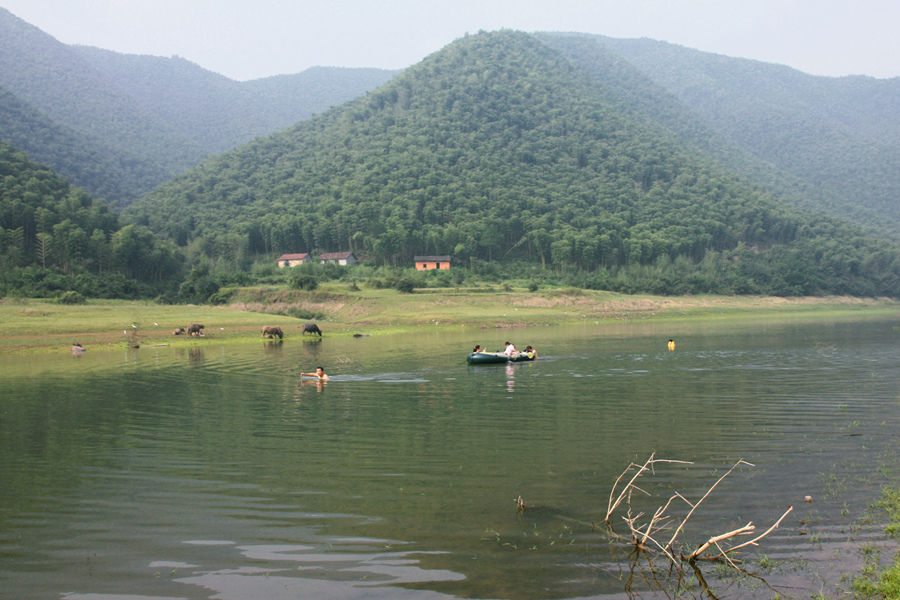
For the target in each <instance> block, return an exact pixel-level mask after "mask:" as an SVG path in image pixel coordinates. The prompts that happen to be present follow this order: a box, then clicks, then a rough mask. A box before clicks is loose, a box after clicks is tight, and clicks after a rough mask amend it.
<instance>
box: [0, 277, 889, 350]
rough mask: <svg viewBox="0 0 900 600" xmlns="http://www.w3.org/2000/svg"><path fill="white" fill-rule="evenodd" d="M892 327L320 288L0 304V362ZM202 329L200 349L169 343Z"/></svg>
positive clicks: (702, 305) (604, 303)
mask: <svg viewBox="0 0 900 600" xmlns="http://www.w3.org/2000/svg"><path fill="white" fill-rule="evenodd" d="M785 317H790V318H814V319H831V320H836V319H846V318H859V317H866V318H891V317H898V318H900V302H898V301H897V300H893V299H889V298H855V297H848V296H828V297H797V298H781V297H769V296H714V295H698V296H652V295H626V294H620V293H614V292H595V291H589V290H581V289H577V288H560V289H546V290H541V291H539V292H530V291H527V290H525V289H524V288H523V289H517V288H514V287H511V286H509V285H508V284H504V285H503V286H502V287H501V288H493V287H486V288H444V289H428V290H419V291H417V293H412V294H404V293H398V292H397V291H395V290H386V289H362V290H360V289H359V288H356V289H355V290H353V289H352V288H348V287H346V286H330V287H327V288H326V287H323V288H320V289H318V290H316V291H312V292H306V291H299V290H288V289H283V288H274V287H273V288H242V289H236V290H233V291H232V293H231V297H230V303H229V304H227V305H190V304H186V305H185V304H181V305H166V304H157V303H154V302H149V301H125V300H90V301H87V302H85V303H83V304H76V305H65V304H58V303H56V302H54V301H53V300H45V299H25V298H4V299H0V356H2V355H5V354H21V353H34V352H56V351H60V350H67V351H68V350H69V349H70V348H71V346H72V345H73V344H80V345H81V346H83V347H84V348H85V350H90V349H92V348H93V349H105V348H110V349H111V348H117V347H128V346H130V347H139V346H152V345H190V344H198V343H204V342H207V341H213V340H214V341H216V342H219V343H234V342H247V341H250V340H253V341H255V340H258V339H259V338H260V331H261V328H262V326H264V325H276V326H279V327H281V328H282V329H283V330H284V332H285V338H287V339H288V340H290V339H291V338H292V337H295V336H296V337H299V336H300V334H301V326H302V325H303V324H304V323H306V322H309V321H316V322H317V323H318V324H319V326H320V327H322V329H323V331H325V332H326V335H328V336H331V335H354V334H366V335H372V334H374V335H383V334H389V333H396V332H406V331H414V330H417V329H422V328H428V329H434V328H458V327H464V328H473V329H504V328H520V327H535V326H546V325H576V324H584V325H593V324H596V325H601V324H609V323H616V322H618V323H622V322H643V321H648V320H654V321H691V320H722V319H735V320H746V319H768V318H785ZM190 323H203V324H204V325H205V329H204V336H203V338H202V339H198V338H191V337H187V336H184V335H180V336H176V335H174V333H173V332H174V330H175V329H177V328H179V327H187V326H188V325H189V324H190Z"/></svg>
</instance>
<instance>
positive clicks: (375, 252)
mask: <svg viewBox="0 0 900 600" xmlns="http://www.w3.org/2000/svg"><path fill="white" fill-rule="evenodd" d="M127 216H128V218H129V219H133V220H135V221H136V222H137V223H140V224H142V225H147V226H149V227H150V228H151V229H152V230H154V231H157V232H162V233H164V234H166V235H167V236H169V237H171V238H172V239H174V240H176V242H177V243H178V244H180V245H182V246H184V245H188V244H193V245H194V246H195V247H202V248H206V249H208V252H209V253H210V254H211V255H212V256H213V258H214V255H215V250H214V249H215V248H216V247H218V246H220V245H221V244H219V243H218V242H217V240H219V239H220V238H221V237H222V236H225V235H230V236H234V235H235V234H237V235H240V236H242V237H243V240H244V241H243V244H244V245H245V246H244V247H245V248H247V249H249V250H250V252H251V253H252V252H260V253H267V254H268V253H280V252H303V251H312V250H347V249H350V250H353V251H355V252H359V253H362V254H366V255H369V256H371V257H372V258H374V259H376V260H378V261H381V262H384V263H387V264H396V265H405V264H408V263H409V260H410V259H411V258H412V256H413V255H415V254H450V255H453V256H454V258H455V260H456V261H457V264H470V263H471V262H472V261H492V260H498V259H501V260H503V259H505V260H510V259H517V260H520V261H531V262H534V263H535V264H541V265H544V266H546V267H552V268H553V269H555V270H556V271H557V272H581V273H589V274H594V275H593V277H594V284H596V285H599V286H602V285H604V282H608V281H609V280H610V278H611V277H614V276H617V274H620V273H621V272H623V271H626V270H628V269H634V270H638V271H639V270H640V269H644V270H645V271H644V273H645V274H646V273H647V272H649V271H647V270H648V269H656V270H657V271H658V273H657V274H661V273H669V276H662V275H660V276H659V277H657V279H656V280H655V281H657V282H659V283H660V285H662V286H664V289H659V290H649V291H662V292H680V291H701V290H704V291H724V290H726V289H727V290H728V291H733V292H734V291H736V292H758V291H765V292H770V293H814V292H819V291H830V292H840V293H886V294H890V295H897V293H898V289H900V287H898V285H900V284H898V282H900V258H898V255H897V252H896V247H893V246H890V245H888V244H880V243H877V242H873V241H871V240H867V239H865V237H864V236H863V235H862V234H861V231H860V230H859V229H856V228H854V227H852V226H848V225H844V224H841V223H840V222H837V221H832V220H829V219H827V218H820V217H814V216H810V215H804V214H801V213H798V212H795V211H792V210H790V209H789V208H787V207H785V206H784V202H783V201H778V200H777V199H775V198H774V197H772V195H771V194H770V193H768V192H765V191H763V190H762V189H761V188H759V187H754V186H752V185H751V184H749V183H746V182H744V181H742V180H739V179H738V178H736V177H735V176H733V175H732V174H730V173H729V172H728V171H726V170H725V169H723V168H721V167H719V166H716V165H715V164H714V163H712V162H711V161H710V160H708V159H706V158H703V157H702V156H700V155H699V154H698V153H696V152H694V151H693V150H691V149H688V148H685V147H684V146H681V145H679V144H678V143H676V141H674V140H673V137H672V135H671V132H669V131H668V130H665V129H664V128H662V127H661V126H660V125H659V124H657V123H655V122H653V121H652V120H651V119H649V118H647V117H646V115H644V114H642V112H641V111H640V110H639V109H637V108H635V107H634V106H633V105H631V104H629V102H628V101H627V99H625V98H624V97H623V96H622V95H621V94H620V93H619V91H617V90H616V89H615V87H612V86H608V85H606V84H604V83H603V82H602V81H601V80H600V79H598V78H597V77H592V76H591V75H588V74H587V73H585V71H584V70H583V69H581V68H579V67H577V66H576V65H575V64H574V63H573V62H572V61H571V60H569V59H567V58H566V57H565V56H564V55H563V54H561V53H559V52H558V51H556V50H554V49H552V48H550V47H549V46H548V45H546V44H544V43H542V42H541V41H540V40H539V39H538V38H536V37H535V36H531V35H527V34H524V33H517V32H509V31H504V32H498V33H481V34H478V35H475V36H466V37H465V38H463V39H461V40H458V41H457V42H455V43H453V44H451V45H450V46H448V47H446V48H444V49H443V50H442V51H440V52H438V53H435V54H433V55H431V56H429V57H428V58H426V59H425V60H424V61H422V62H421V63H419V64H417V65H415V66H413V67H411V68H409V69H408V70H406V71H405V72H404V73H403V74H401V75H400V76H398V77H397V78H395V79H394V80H392V81H391V82H389V83H388V84H386V85H384V86H383V87H381V88H379V89H378V90H377V91H376V92H372V93H369V94H368V95H366V96H365V97H363V98H359V99H357V100H355V101H353V102H351V103H348V104H346V105H344V106H341V107H339V108H336V109H333V110H330V111H328V112H327V113H325V114H323V115H321V116H318V117H315V118H313V119H311V120H309V121H305V122H302V123H299V124H298V125H296V126H294V127H293V128H291V129H289V130H286V131H284V132H281V133H278V134H274V135H271V136H268V137H266V138H261V139H258V140H255V141H253V142H251V143H250V144H247V145H246V146H243V147H240V148H238V149H236V150H233V151H230V152H228V153H226V154H223V155H221V156H218V157H215V158H213V159H210V160H208V161H206V162H204V163H203V164H201V165H200V166H198V167H197V168H195V169H194V170H192V171H191V172H190V173H188V174H186V175H184V176H180V177H177V178H176V179H175V180H173V181H172V182H170V183H168V184H166V185H163V186H161V187H160V188H159V189H157V190H155V191H154V192H153V193H152V194H150V195H149V196H148V197H147V198H145V199H144V200H142V201H141V202H139V203H138V204H135V205H133V206H132V207H131V209H129V210H128V211H127ZM231 239H232V242H233V241H234V239H233V237H232V238H231ZM700 265H703V269H705V271H704V272H703V273H702V274H700V273H698V272H697V269H698V266H700ZM635 277H637V276H635ZM692 277H693V279H692ZM704 278H706V279H705V280H704V281H701V280H703V279H704ZM665 286H671V287H668V289H666V287H665ZM729 286H730V288H729ZM636 287H645V288H646V287H650V288H652V287H654V286H653V285H652V284H647V283H646V282H645V283H644V284H638V285H636ZM710 288H717V289H715V290H713V289H710Z"/></svg>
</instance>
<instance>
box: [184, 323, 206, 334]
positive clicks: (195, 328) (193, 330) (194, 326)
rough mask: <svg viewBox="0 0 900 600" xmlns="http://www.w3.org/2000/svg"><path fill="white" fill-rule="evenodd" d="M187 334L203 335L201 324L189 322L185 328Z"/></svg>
mask: <svg viewBox="0 0 900 600" xmlns="http://www.w3.org/2000/svg"><path fill="white" fill-rule="evenodd" d="M187 332H188V335H190V336H191V337H199V336H201V335H203V325H201V324H199V323H191V324H190V325H188V328H187Z"/></svg>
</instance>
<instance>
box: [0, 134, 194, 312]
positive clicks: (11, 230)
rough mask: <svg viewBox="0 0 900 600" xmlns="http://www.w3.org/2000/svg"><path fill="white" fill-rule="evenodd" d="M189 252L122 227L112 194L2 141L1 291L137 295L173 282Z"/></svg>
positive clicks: (135, 228)
mask: <svg viewBox="0 0 900 600" xmlns="http://www.w3.org/2000/svg"><path fill="white" fill-rule="evenodd" d="M182 260H183V259H182V258H181V253H180V251H179V250H178V248H177V247H176V246H175V245H174V244H173V243H171V242H168V241H165V240H161V239H159V238H157V237H156V236H155V235H153V234H152V233H151V232H150V231H149V230H148V229H147V228H145V227H139V226H135V225H128V226H126V227H124V228H122V229H120V228H119V220H118V215H116V214H115V213H113V212H111V211H109V210H108V208H107V206H106V204H105V203H104V202H102V201H99V200H95V199H94V198H92V197H91V196H89V195H88V194H87V193H85V192H84V191H82V190H80V189H78V188H75V187H72V186H71V185H69V184H68V183H67V182H66V181H65V180H63V179H62V178H60V177H59V176H58V175H56V174H55V173H54V172H53V171H52V170H50V169H49V168H47V167H44V166H42V165H38V164H36V163H33V162H31V161H30V160H29V159H28V158H27V157H26V156H25V154H24V152H21V151H18V150H16V149H15V148H13V147H12V146H10V145H9V144H6V143H3V142H0V265H2V267H3V268H2V276H0V292H3V293H9V292H15V293H21V294H25V295H52V294H53V293H54V292H57V291H61V290H70V289H75V288H80V289H76V290H75V291H79V292H80V293H82V294H83V295H85V296H94V297H96V296H107V297H121V296H123V295H125V296H132V297H134V296H136V295H139V294H146V293H152V290H156V291H157V292H160V291H162V290H164V289H165V288H166V286H167V285H169V286H170V285H171V282H172V279H173V278H177V277H178V276H179V273H180V270H181V264H182ZM129 280H131V281H129ZM141 286H143V288H142V287H141Z"/></svg>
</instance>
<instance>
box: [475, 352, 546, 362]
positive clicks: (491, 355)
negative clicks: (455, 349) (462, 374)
mask: <svg viewBox="0 0 900 600" xmlns="http://www.w3.org/2000/svg"><path fill="white" fill-rule="evenodd" d="M528 360H534V352H516V353H515V354H513V355H512V356H507V355H506V354H504V353H503V352H472V353H471V354H469V356H468V357H466V362H468V363H469V364H470V365H492V364H498V363H508V362H524V361H528Z"/></svg>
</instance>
